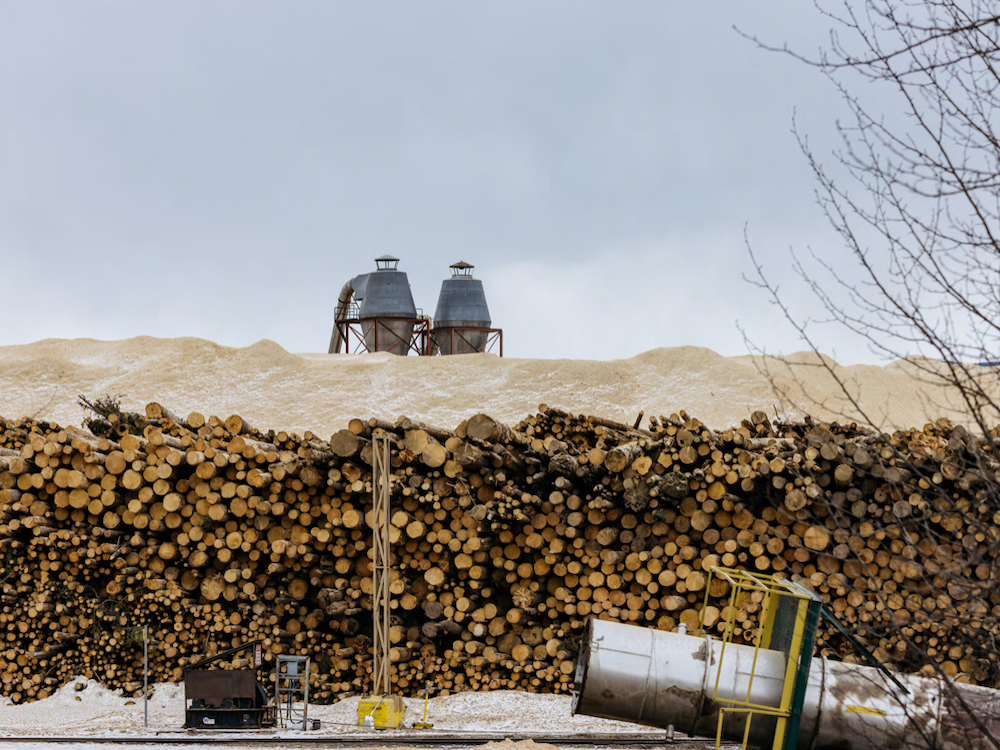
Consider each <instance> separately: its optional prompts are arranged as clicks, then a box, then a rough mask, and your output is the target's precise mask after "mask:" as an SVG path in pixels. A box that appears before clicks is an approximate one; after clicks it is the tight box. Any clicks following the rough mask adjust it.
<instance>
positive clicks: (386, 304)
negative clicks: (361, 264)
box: [352, 255, 417, 356]
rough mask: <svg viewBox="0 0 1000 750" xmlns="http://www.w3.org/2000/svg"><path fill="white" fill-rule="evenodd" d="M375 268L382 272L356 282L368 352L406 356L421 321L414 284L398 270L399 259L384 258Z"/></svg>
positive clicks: (361, 277) (377, 259)
mask: <svg viewBox="0 0 1000 750" xmlns="http://www.w3.org/2000/svg"><path fill="white" fill-rule="evenodd" d="M375 264H376V267H377V269H378V270H376V271H374V272H373V273H368V274H363V275H362V276H358V277H356V278H355V279H354V280H353V281H352V286H353V287H354V299H355V301H356V302H357V303H358V318H359V319H360V321H361V330H362V333H363V335H364V338H365V346H367V347H368V351H372V352H391V353H392V354H399V355H403V356H405V355H406V353H407V352H408V351H409V341H410V336H411V335H412V334H413V319H414V318H416V317H417V308H416V305H414V304H413V294H412V293H411V292H410V282H409V279H407V277H406V274H405V273H404V272H403V271H399V270H397V267H398V265H399V258H393V257H392V256H389V255H383V256H382V257H381V258H376V259H375ZM392 318H401V320H392Z"/></svg>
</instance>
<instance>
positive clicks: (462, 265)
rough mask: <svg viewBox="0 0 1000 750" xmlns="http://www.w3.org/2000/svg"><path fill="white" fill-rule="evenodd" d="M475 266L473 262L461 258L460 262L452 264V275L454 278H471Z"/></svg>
mask: <svg viewBox="0 0 1000 750" xmlns="http://www.w3.org/2000/svg"><path fill="white" fill-rule="evenodd" d="M473 268H475V266H474V265H472V264H471V263H466V262H465V261H464V260H460V261H458V263H453V264H452V265H451V269H452V271H451V275H452V278H454V279H460V278H465V279H471V278H472V269H473Z"/></svg>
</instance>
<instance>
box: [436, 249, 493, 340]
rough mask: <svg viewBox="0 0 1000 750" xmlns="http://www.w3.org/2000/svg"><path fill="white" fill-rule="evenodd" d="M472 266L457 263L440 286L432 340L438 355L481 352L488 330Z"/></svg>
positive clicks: (483, 294) (487, 316)
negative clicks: (438, 352)
mask: <svg viewBox="0 0 1000 750" xmlns="http://www.w3.org/2000/svg"><path fill="white" fill-rule="evenodd" d="M474 267H475V266H472V265H470V264H469V263H466V262H464V261H459V262H458V263H455V264H454V265H453V266H451V269H452V276H451V278H450V279H445V280H444V281H443V282H442V283H441V294H440V295H439V296H438V303H437V309H436V310H435V311H434V329H433V331H432V332H431V338H432V339H433V340H434V344H435V345H436V346H437V348H438V349H439V350H440V352H441V354H469V353H472V352H481V351H483V348H484V347H485V346H486V340H487V337H488V336H489V333H488V332H487V331H486V330H476V329H487V328H489V327H490V323H491V321H490V308H489V306H488V305H487V304H486V292H484V291H483V282H481V281H479V280H478V279H475V278H473V277H472V269H473V268H474Z"/></svg>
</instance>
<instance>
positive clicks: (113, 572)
mask: <svg viewBox="0 0 1000 750" xmlns="http://www.w3.org/2000/svg"><path fill="white" fill-rule="evenodd" d="M92 406H93V405H92ZM96 411H97V414H95V415H94V416H93V417H92V418H91V419H89V420H87V422H86V426H87V428H88V429H87V430H82V429H76V430H70V429H63V428H61V427H60V426H58V425H55V424H49V423H45V422H38V421H33V420H30V419H21V420H0V428H2V429H0V692H2V693H3V694H4V695H6V696H10V697H11V698H12V699H13V700H14V701H16V702H19V701H25V700H32V699H37V698H41V697H44V696H46V695H48V694H49V693H51V692H52V691H53V690H54V689H55V688H57V687H58V686H59V685H61V684H63V683H64V682H65V681H66V680H68V679H69V678H70V677H72V676H75V675H79V674H83V675H86V676H92V677H95V678H97V679H99V680H101V681H102V682H104V683H105V684H106V685H108V686H110V687H113V688H122V689H124V690H126V691H129V692H135V691H138V690H140V688H141V676H142V671H141V670H142V648H141V639H140V635H139V634H140V632H141V628H142V626H143V625H144V624H149V626H150V630H151V636H152V638H153V640H154V642H155V644H156V645H155V647H154V648H153V649H151V658H152V679H153V680H154V681H178V680H180V679H181V677H182V668H183V667H184V665H185V664H188V663H191V662H193V661H195V660H197V659H199V658H201V657H203V656H205V655H207V654H211V653H214V652H217V651H220V650H223V649H225V648H228V647H230V646H232V645H235V644H237V643H240V642H244V641H247V640H250V639H254V638H264V639H266V641H265V645H266V647H267V648H266V650H267V652H268V658H272V656H271V655H273V654H274V653H280V652H295V653H303V654H309V655H310V656H312V657H313V659H314V660H315V663H317V664H318V667H319V669H318V670H317V673H316V675H315V684H314V685H313V689H312V695H313V696H315V697H316V699H317V700H319V701H330V700H336V699H337V698H339V697H341V696H343V695H345V694H348V693H353V692H362V691H364V690H366V689H368V687H369V685H370V669H371V657H370V651H369V649H370V646H371V638H370V635H371V602H370V593H371V555H370V551H371V517H370V515H371V471H370V468H369V467H370V460H371V455H370V452H371V447H370V446H371V436H372V434H373V433H374V432H376V431H383V432H385V433H388V434H389V435H391V436H392V437H393V439H394V447H393V453H392V467H393V472H394V475H393V485H392V487H393V490H392V505H393V509H394V512H393V514H392V518H391V524H392V534H393V540H392V542H393V554H394V570H393V581H392V585H391V590H392V592H393V594H394V601H393V604H392V606H393V613H394V620H393V626H392V631H391V639H392V642H393V651H392V658H393V675H394V681H395V684H396V685H397V686H398V688H399V689H400V691H401V692H403V693H413V692H415V691H417V690H419V689H422V688H423V686H424V684H425V683H426V682H428V681H430V682H433V683H434V684H435V685H436V686H437V687H438V688H440V689H446V690H482V689H497V688H519V689H526V690H532V691H555V692H565V691H568V690H570V689H572V679H573V671H574V665H575V655H576V649H577V646H578V641H579V637H580V634H581V633H582V631H583V625H584V622H585V621H586V618H587V617H591V616H597V617H604V618H613V619H618V620H623V621H631V622H638V623H644V624H648V625H649V626H652V627H659V628H664V629H673V628H675V627H676V626H677V625H678V624H679V623H686V624H687V625H688V627H689V628H694V627H696V626H697V624H698V622H699V620H704V622H705V624H706V625H707V626H708V627H709V628H710V629H711V630H715V631H717V630H718V629H719V628H720V627H721V625H722V621H723V619H724V615H725V614H726V613H725V612H724V609H725V607H726V606H727V605H728V596H729V592H728V590H727V587H726V585H725V584H724V583H723V582H720V581H718V580H714V581H713V582H712V584H711V587H710V588H711V590H710V591H708V592H707V593H708V595H709V596H708V602H709V603H708V606H707V607H705V606H704V605H703V601H704V597H705V594H706V586H707V585H708V579H707V575H706V572H707V570H708V568H709V566H711V565H724V566H730V567H743V568H747V569H750V570H756V571H761V572H767V573H774V572H782V573H784V574H785V575H788V576H795V577H799V578H801V579H802V580H804V581H805V582H806V583H807V584H809V585H810V586H812V587H813V588H814V589H815V590H817V591H819V592H820V593H821V594H822V595H823V596H824V598H826V599H827V600H828V601H829V602H830V603H831V604H832V606H833V608H834V609H835V610H836V611H837V612H838V613H839V614H840V616H841V618H842V619H843V620H844V621H845V622H846V623H847V624H848V625H849V626H850V627H853V628H855V629H856V630H858V632H859V633H860V634H861V635H862V636H863V637H864V638H866V639H867V640H868V642H869V645H870V646H871V647H872V648H873V649H874V650H875V651H876V654H877V655H878V656H879V657H880V658H882V659H883V660H885V661H890V662H896V663H897V664H898V665H899V666H901V667H902V668H905V669H911V670H916V669H925V670H926V669H929V666H928V665H929V664H930V662H931V661H932V660H933V661H936V662H938V663H939V664H941V665H942V667H943V668H944V669H945V671H946V672H948V673H950V674H957V673H959V672H961V673H964V674H965V675H966V679H972V680H975V681H979V682H982V683H985V684H991V685H995V684H997V680H998V675H997V674H995V673H994V671H993V667H992V664H993V663H994V662H993V661H991V660H990V658H989V656H990V654H989V652H988V651H984V649H988V644H986V643H985V641H986V640H988V639H984V638H982V634H983V633H988V634H990V635H991V636H995V635H997V634H998V632H1000V628H998V627H997V617H996V615H997V613H1000V595H998V594H997V593H996V592H995V591H994V589H995V583H996V580H995V575H996V574H995V572H994V569H995V567H996V566H995V565H993V555H994V552H995V549H996V546H997V541H998V535H997V533H996V530H995V527H994V526H993V519H992V516H991V510H990V508H991V507H992V505H991V503H990V502H989V498H988V497H987V495H988V490H987V486H988V485H989V483H988V482H986V483H984V479H983V477H984V474H983V472H984V471H993V469H991V468H989V467H986V466H984V459H983V453H982V451H981V450H980V447H981V444H980V442H979V441H977V440H976V439H974V438H973V437H971V436H970V435H969V434H968V433H967V432H966V431H965V430H964V429H962V428H953V427H952V426H951V425H949V424H947V423H946V422H939V423H938V424H935V425H927V426H926V427H925V428H923V429H919V430H916V429H915V430H910V431H905V432H897V433H894V434H891V435H888V434H881V433H876V432H872V431H869V430H865V429H862V428H859V427H857V426H856V425H818V424H811V423H805V424H792V425H772V424H771V423H770V422H769V420H768V419H767V417H766V416H765V415H764V414H763V413H760V412H758V413H755V414H754V415H753V417H752V418H751V419H750V420H747V421H745V422H744V423H743V424H742V425H740V426H738V427H735V428H734V429H730V430H724V431H713V430H709V429H707V428H705V427H704V426H703V425H702V424H701V423H700V422H698V420H696V419H693V418H691V417H689V416H687V415H686V414H683V413H682V414H680V415H672V416H671V417H669V418H667V417H661V418H659V419H656V418H654V419H652V420H650V423H649V427H648V429H637V428H636V427H633V426H629V425H625V424H619V423H615V422H612V421H609V420H606V419H600V418H597V417H587V416H576V415H572V414H569V413H566V412H563V411H560V410H557V409H552V408H547V407H545V406H544V405H543V406H541V407H540V408H539V411H538V413H537V414H534V415H531V416H529V417H528V418H526V419H525V420H524V421H523V422H521V423H520V424H518V425H516V426H514V427H508V426H506V425H503V424H500V423H498V422H496V421H494V420H493V419H491V418H490V417H488V416H486V415H482V414H480V415H476V416H474V417H472V418H470V419H469V420H467V421H465V422H463V423H462V424H460V425H458V427H457V428H456V429H454V430H451V429H443V428H440V427H434V426H429V425H424V424H420V423H418V422H415V421H412V420H409V419H405V418H402V419H399V420H397V421H395V422H385V421H381V420H378V419H371V420H368V421H362V420H353V421H352V422H351V423H350V427H349V429H346V430H342V431H340V432H338V433H336V434H334V435H332V436H331V437H330V438H329V439H323V438H320V437H318V436H315V435H312V434H309V433H306V434H305V435H295V434H286V433H284V432H275V431H261V430H257V429H254V428H253V427H252V426H251V425H249V424H248V423H247V422H246V421H245V420H243V419H241V418H240V417H238V416H231V417H229V418H228V419H225V420H221V419H217V418H215V417H210V418H207V419H206V418H205V417H204V416H202V415H201V414H198V413H193V414H191V415H189V416H188V417H186V418H181V417H178V416H176V415H174V414H172V413H170V412H169V411H167V410H166V409H164V408H163V407H161V406H160V405H158V404H150V405H149V406H148V407H147V409H146V414H145V415H138V414H130V413H126V412H123V411H121V410H120V409H119V408H118V407H117V405H116V404H114V403H112V402H105V403H103V404H98V405H97V407H96ZM994 468H996V467H994ZM990 480H991V481H992V476H991V477H990ZM754 596H756V595H752V596H751V595H748V596H747V598H746V600H745V601H743V602H741V603H740V608H739V612H738V614H737V619H738V627H737V632H736V637H737V639H740V640H745V641H746V640H749V639H751V638H752V636H753V623H754V622H755V617H756V615H755V611H756V609H757V608H758V606H759V600H757V599H755V598H754ZM820 645H821V648H822V649H823V650H824V652H825V653H829V654H833V655H836V654H837V653H839V652H841V651H842V650H843V644H841V643H839V641H838V640H837V637H836V635H835V634H833V633H832V632H827V631H823V632H822V633H821V634H820ZM237 666H239V665H237Z"/></svg>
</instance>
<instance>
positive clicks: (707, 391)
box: [0, 336, 1000, 436]
mask: <svg viewBox="0 0 1000 750" xmlns="http://www.w3.org/2000/svg"><path fill="white" fill-rule="evenodd" d="M920 364H926V363H921V362H918V361H901V362H896V363H893V364H890V365H887V366H885V367H876V366H868V365H860V366H853V367H840V366H839V365H837V364H836V363H835V362H833V361H832V360H829V359H823V358H818V357H816V356H815V355H813V354H811V353H800V354H793V355H789V356H787V357H783V358H767V359H761V358H753V357H723V356H720V355H719V354H717V353H715V352H713V351H711V350H710V349H704V348H699V347H692V346H686V347H677V348H671V349H654V350H651V351H648V352H645V353H643V354H640V355H638V356H636V357H632V358H631V359H626V360H613V361H607V362H605V361H594V360H542V359H510V358H508V359H500V358H498V357H496V356H494V355H491V354H477V355H464V356H459V357H427V358H417V357H405V358H404V357H395V356H393V355H390V354H368V355H346V354H341V355H329V354H303V355H296V354H291V353H289V352H287V351H285V350H284V349H282V348H281V347H280V346H279V345H278V344H276V343H274V342H273V341H267V340H264V341H259V342H257V343H256V344H253V345H252V346H248V347H244V348H231V347H226V346H220V345H219V344H215V343H212V342H210V341H205V340H203V339H195V338H177V339H157V338H151V337H148V336H142V337H137V338H133V339H126V340H123V341H95V340H92V339H74V340H56V339H48V340H45V341H39V342H37V343H34V344H28V345H23V346H8V347H0V415H3V416H5V417H21V416H35V417H39V418H45V419H50V420H52V421H56V422H59V423H60V424H65V425H72V424H79V422H80V420H81V418H82V416H83V412H82V410H81V409H80V407H78V406H77V404H76V397H77V395H79V394H84V395H87V396H89V397H98V396H102V395H115V394H121V395H122V396H123V399H122V404H123V406H124V407H126V408H130V409H133V410H136V411H140V410H141V408H142V406H143V405H144V404H146V403H147V402H149V401H159V402H161V403H163V404H164V405H166V406H168V407H169V408H170V409H172V410H173V411H175V412H178V413H181V414H187V413H188V411H190V410H191V409H195V408H197V409H199V410H204V411H205V412H206V413H213V414H217V415H220V416H223V415H228V414H234V413H238V414H240V415H243V416H245V417H246V418H247V419H249V420H250V421H251V422H252V423H257V424H267V425H269V426H273V427H275V428H276V429H286V430H294V431H296V432H302V431H304V430H307V429H309V430H312V431H313V432H315V433H317V434H320V435H323V436H328V435H330V434H331V433H332V432H334V431H335V430H338V429H341V428H343V427H344V426H346V423H347V421H348V420H349V419H351V418H353V417H369V416H379V417H381V418H385V419H394V418H395V417H398V416H400V415H404V414H405V415H407V416H409V417H411V418H413V419H419V420H422V421H425V422H428V423H430V424H438V425H442V426H445V427H454V425H456V424H458V423H459V422H460V421H461V420H462V419H465V418H467V417H469V416H470V415H472V414H475V413H477V412H486V413H488V414H491V415H493V416H495V417H496V418H498V419H501V420H503V421H507V422H511V423H513V422H517V421H518V420H520V419H521V418H523V417H524V416H525V415H526V414H528V413H531V412H534V411H535V410H536V409H537V407H538V404H539V403H547V404H549V405H552V406H558V407H562V408H566V409H569V410H571V411H573V412H574V413H587V414H599V415H601V416H604V417H607V418H610V419H615V420H618V421H622V422H632V421H634V420H635V418H636V416H637V415H638V413H639V411H640V410H643V411H645V413H646V415H657V416H658V415H660V414H666V415H669V414H671V413H674V412H678V411H680V410H681V409H684V410H687V412H688V413H689V414H692V415H694V416H697V417H698V418H699V419H700V420H701V421H703V422H704V423H705V424H707V425H709V426H710V427H716V428H724V427H729V426H731V425H734V424H739V422H740V421H741V420H742V419H745V418H746V417H748V416H749V414H750V413H751V412H753V411H755V410H758V409H763V410H764V411H766V412H767V413H768V414H770V415H772V416H773V415H774V414H775V413H779V414H781V415H782V416H783V417H786V418H791V419H794V418H797V417H801V416H802V415H803V414H806V413H809V414H812V415H813V416H814V417H816V418H818V419H822V420H838V421H845V420H854V419H858V418H859V416H860V415H859V408H858V407H860V408H861V409H862V410H863V411H864V413H866V414H867V415H868V416H869V417H870V418H871V421H872V422H874V423H875V424H876V425H877V426H879V427H881V428H883V429H890V428H906V427H915V426H922V425H923V424H924V423H925V422H928V421H933V420H934V419H937V418H938V417H947V418H949V419H950V420H951V421H952V422H954V423H958V424H962V423H968V417H967V415H966V414H964V413H963V411H962V409H961V408H960V404H958V403H957V401H955V400H954V399H950V398H949V397H948V394H947V393H946V392H945V390H944V389H942V388H941V387H940V385H938V384H935V383H934V382H930V380H928V377H927V376H926V374H923V373H921V370H920V368H919V365H920ZM838 380H839V381H840V382H842V383H844V384H846V386H847V388H848V390H849V392H850V393H851V395H852V396H853V397H854V398H855V399H856V403H852V402H851V401H850V400H849V399H845V398H844V397H843V394H842V393H841V389H840V386H839V385H838ZM998 395H1000V394H998Z"/></svg>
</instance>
